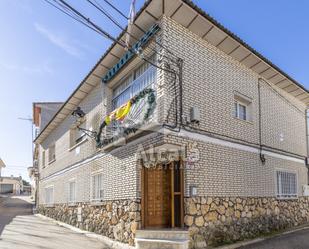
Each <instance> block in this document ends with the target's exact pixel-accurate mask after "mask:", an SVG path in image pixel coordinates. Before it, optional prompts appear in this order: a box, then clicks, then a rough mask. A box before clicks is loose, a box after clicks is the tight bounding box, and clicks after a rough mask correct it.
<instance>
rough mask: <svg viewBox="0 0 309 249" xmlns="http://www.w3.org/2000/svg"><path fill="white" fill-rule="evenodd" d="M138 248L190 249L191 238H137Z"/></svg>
mask: <svg viewBox="0 0 309 249" xmlns="http://www.w3.org/2000/svg"><path fill="white" fill-rule="evenodd" d="M135 243H136V249H188V246H189V240H181V239H180V240H175V239H174V240H170V239H142V238H139V239H135Z"/></svg>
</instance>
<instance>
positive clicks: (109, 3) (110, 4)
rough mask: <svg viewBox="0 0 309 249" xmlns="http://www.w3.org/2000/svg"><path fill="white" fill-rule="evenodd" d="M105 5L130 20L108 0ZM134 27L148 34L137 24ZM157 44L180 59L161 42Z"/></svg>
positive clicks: (105, 0)
mask: <svg viewBox="0 0 309 249" xmlns="http://www.w3.org/2000/svg"><path fill="white" fill-rule="evenodd" d="M104 2H105V3H107V4H108V5H109V6H111V7H112V8H113V9H114V10H115V11H117V12H118V13H119V14H120V15H121V16H122V17H124V18H125V19H127V20H128V17H127V16H126V15H125V14H124V13H123V12H122V11H121V10H119V9H118V8H117V7H116V6H115V5H113V4H112V3H111V2H109V1H108V0H104ZM133 25H134V26H135V27H137V28H138V29H139V30H140V31H142V32H143V33H144V34H146V30H144V29H143V28H141V27H140V26H139V25H137V24H136V23H135V22H133ZM155 43H156V44H157V45H159V46H160V47H162V48H163V49H165V50H166V51H167V52H169V53H170V54H171V55H173V56H175V57H176V58H178V57H177V56H176V55H175V54H174V53H173V52H172V51H170V50H169V49H168V48H166V47H165V46H164V45H163V44H161V43H160V42H157V41H155Z"/></svg>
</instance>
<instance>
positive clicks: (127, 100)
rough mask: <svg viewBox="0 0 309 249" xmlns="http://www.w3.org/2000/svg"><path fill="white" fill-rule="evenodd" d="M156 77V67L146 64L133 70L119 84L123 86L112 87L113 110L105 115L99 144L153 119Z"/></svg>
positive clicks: (143, 125) (139, 129) (146, 124)
mask: <svg viewBox="0 0 309 249" xmlns="http://www.w3.org/2000/svg"><path fill="white" fill-rule="evenodd" d="M140 71H141V70H140ZM130 77H131V76H130ZM156 80H157V69H156V68H155V67H153V66H151V65H148V67H147V68H143V70H142V72H141V73H140V74H137V72H136V71H135V73H134V77H133V76H132V78H131V79H130V78H127V79H125V80H124V81H123V83H122V84H120V87H122V88H123V89H120V90H119V88H117V89H116V90H117V91H116V93H117V94H115V97H114V98H113V99H112V108H113V111H112V112H111V113H110V114H109V115H108V116H107V117H106V123H108V124H107V125H106V128H105V135H104V140H105V141H104V145H103V146H105V145H107V144H110V143H114V142H115V141H117V140H120V138H124V137H128V135H130V136H131V137H132V135H134V134H135V133H137V132H138V131H141V130H144V131H145V129H147V128H146V127H149V124H150V123H153V122H154V121H155V118H154V114H155V107H156ZM114 92H115V90H114ZM109 122H110V123H109ZM139 133H140V132H139Z"/></svg>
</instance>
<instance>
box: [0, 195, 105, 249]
mask: <svg viewBox="0 0 309 249" xmlns="http://www.w3.org/2000/svg"><path fill="white" fill-rule="evenodd" d="M27 198H28V197H12V198H1V199H0V248H1V249H12V248H14V249H63V248H68V249H85V248H91V249H108V247H107V246H105V245H104V244H103V243H102V242H100V241H99V240H96V239H92V238H88V237H87V236H85V235H83V234H79V233H76V232H73V231H71V230H69V229H67V228H63V227H60V226H58V225H55V224H54V223H52V222H50V221H46V220H43V219H41V218H39V217H36V216H34V215H32V205H31V203H29V202H28V201H27Z"/></svg>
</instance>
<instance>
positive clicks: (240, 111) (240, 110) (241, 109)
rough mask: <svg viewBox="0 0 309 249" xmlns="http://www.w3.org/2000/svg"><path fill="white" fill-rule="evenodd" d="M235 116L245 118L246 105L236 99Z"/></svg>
mask: <svg viewBox="0 0 309 249" xmlns="http://www.w3.org/2000/svg"><path fill="white" fill-rule="evenodd" d="M235 117H236V118H239V119H242V120H247V106H246V105H244V104H242V103H240V102H238V101H236V102H235Z"/></svg>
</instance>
